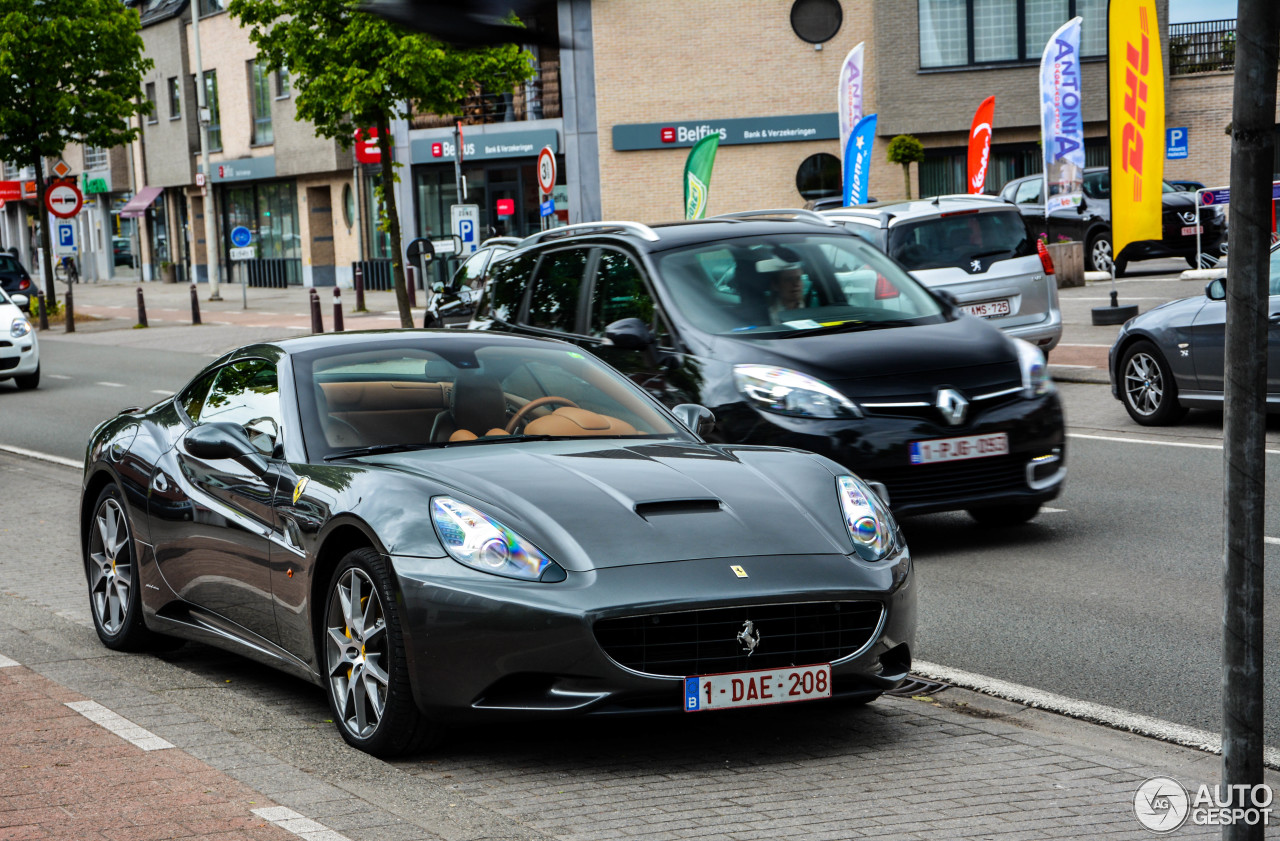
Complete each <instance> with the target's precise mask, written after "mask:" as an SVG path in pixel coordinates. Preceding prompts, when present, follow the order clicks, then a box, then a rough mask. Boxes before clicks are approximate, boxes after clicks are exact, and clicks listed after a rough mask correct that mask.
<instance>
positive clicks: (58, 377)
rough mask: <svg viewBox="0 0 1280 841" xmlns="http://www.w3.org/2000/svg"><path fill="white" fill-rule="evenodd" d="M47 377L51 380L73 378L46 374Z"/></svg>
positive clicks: (64, 375)
mask: <svg viewBox="0 0 1280 841" xmlns="http://www.w3.org/2000/svg"><path fill="white" fill-rule="evenodd" d="M45 376H46V377H48V378H49V379H51V380H69V379H71V378H70V377H68V376H67V375H66V374H45Z"/></svg>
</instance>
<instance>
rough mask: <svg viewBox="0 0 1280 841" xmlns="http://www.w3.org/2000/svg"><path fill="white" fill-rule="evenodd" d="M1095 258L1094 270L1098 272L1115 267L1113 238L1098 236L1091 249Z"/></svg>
mask: <svg viewBox="0 0 1280 841" xmlns="http://www.w3.org/2000/svg"><path fill="white" fill-rule="evenodd" d="M1090 253H1091V256H1092V258H1093V270H1094V271H1096V272H1110V271H1112V270H1113V269H1114V268H1115V263H1114V262H1113V261H1112V259H1111V240H1109V239H1106V238H1105V237H1098V238H1097V239H1095V240H1094V241H1093V248H1092V250H1091V252H1090Z"/></svg>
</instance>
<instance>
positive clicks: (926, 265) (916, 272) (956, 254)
mask: <svg viewBox="0 0 1280 841" xmlns="http://www.w3.org/2000/svg"><path fill="white" fill-rule="evenodd" d="M822 213H823V215H824V216H826V217H828V218H829V219H831V220H832V221H834V222H837V223H839V224H841V225H843V226H844V227H845V228H847V229H848V230H850V231H852V232H853V233H855V234H857V235H858V236H860V237H862V238H863V239H866V240H867V241H869V242H871V243H872V244H873V245H875V246H876V247H877V248H879V249H881V250H882V251H884V252H885V253H887V254H888V255H889V256H890V257H892V258H894V259H895V260H897V261H898V262H899V263H901V264H902V266H903V268H905V269H907V270H908V271H909V272H911V274H912V275H913V276H914V277H915V278H916V280H918V281H920V282H921V283H923V284H924V285H925V286H928V287H929V288H930V289H933V290H935V291H938V292H943V293H945V294H946V295H948V296H949V297H950V298H951V299H952V300H954V301H955V304H956V306H957V307H959V308H960V309H961V310H963V311H965V312H967V313H969V314H970V315H975V316H978V317H979V318H985V319H987V320H988V321H990V322H991V324H992V325H993V326H995V327H999V328H1000V329H1001V330H1003V331H1004V332H1005V333H1008V334H1009V335H1010V336H1015V337H1017V338H1019V339H1025V340H1026V341H1028V342H1030V343H1031V344H1033V345H1035V346H1037V347H1038V348H1040V350H1041V351H1043V352H1044V353H1046V354H1047V353H1048V352H1049V351H1050V350H1052V349H1053V348H1054V347H1055V346H1056V345H1057V344H1058V340H1059V339H1061V338H1062V313H1061V312H1060V311H1059V309H1058V285H1057V280H1056V279H1055V277H1054V274H1053V262H1052V261H1051V260H1050V259H1049V254H1048V252H1047V251H1046V250H1044V249H1043V248H1039V247H1038V243H1037V242H1036V241H1035V240H1034V239H1032V238H1031V236H1030V235H1029V234H1028V232H1027V227H1026V225H1024V224H1023V222H1022V216H1021V215H1020V214H1019V213H1018V210H1017V208H1015V207H1014V206H1013V205H1011V204H1009V203H1008V202H1006V201H1004V200H1003V199H1000V198H997V197H995V196H938V197H936V198H932V199H921V200H918V201H898V202H876V203H874V204H864V205H858V206H856V207H842V208H838V209H831V210H825V211H822Z"/></svg>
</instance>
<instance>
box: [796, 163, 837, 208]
mask: <svg viewBox="0 0 1280 841" xmlns="http://www.w3.org/2000/svg"><path fill="white" fill-rule="evenodd" d="M796 189H797V190H799V191H800V196H801V197H802V198H804V199H805V200H806V201H811V200H813V199H821V198H826V197H828V196H839V195H842V194H843V192H844V189H843V185H842V184H841V183H840V159H839V158H837V157H836V156H835V155H828V154H827V153H826V152H819V153H818V154H816V155H810V156H809V157H807V158H805V159H804V161H803V162H802V163H801V164H800V168H799V169H797V170H796Z"/></svg>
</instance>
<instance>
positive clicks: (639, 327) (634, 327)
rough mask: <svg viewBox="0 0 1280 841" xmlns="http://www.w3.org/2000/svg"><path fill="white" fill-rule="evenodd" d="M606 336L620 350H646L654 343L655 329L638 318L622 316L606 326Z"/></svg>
mask: <svg viewBox="0 0 1280 841" xmlns="http://www.w3.org/2000/svg"><path fill="white" fill-rule="evenodd" d="M604 337H605V338H606V339H608V340H609V343H610V344H612V345H613V346H614V347H616V348H618V349H620V350H644V349H645V348H647V347H649V346H650V345H652V344H653V331H651V330H650V329H649V325H648V324H645V323H644V322H643V321H641V320H640V319H638V318H622V319H619V320H618V321H615V322H613V323H612V324H610V325H608V326H607V327H605V328H604Z"/></svg>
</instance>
